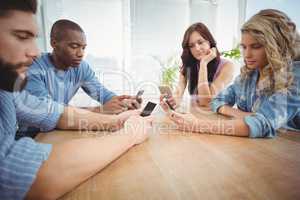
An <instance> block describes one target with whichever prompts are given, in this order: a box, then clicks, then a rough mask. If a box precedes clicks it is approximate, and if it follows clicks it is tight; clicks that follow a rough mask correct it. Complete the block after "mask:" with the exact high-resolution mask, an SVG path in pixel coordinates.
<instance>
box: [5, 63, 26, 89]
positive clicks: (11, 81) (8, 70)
mask: <svg viewBox="0 0 300 200" xmlns="http://www.w3.org/2000/svg"><path fill="white" fill-rule="evenodd" d="M24 65H26V66H28V65H29V63H19V64H15V65H14V64H11V63H8V62H4V61H3V59H1V58H0V89H2V90H6V91H8V92H15V91H22V90H23V89H24V88H25V86H26V83H27V77H25V78H22V77H21V76H20V75H19V74H18V72H17V71H16V70H17V69H19V68H21V67H22V66H24Z"/></svg>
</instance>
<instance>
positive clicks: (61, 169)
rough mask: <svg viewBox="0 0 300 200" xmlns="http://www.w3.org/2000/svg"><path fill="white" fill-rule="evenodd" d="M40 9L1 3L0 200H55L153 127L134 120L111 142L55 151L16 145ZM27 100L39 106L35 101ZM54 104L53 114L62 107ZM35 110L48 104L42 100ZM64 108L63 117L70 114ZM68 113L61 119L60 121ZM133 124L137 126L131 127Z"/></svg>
mask: <svg viewBox="0 0 300 200" xmlns="http://www.w3.org/2000/svg"><path fill="white" fill-rule="evenodd" d="M36 9H37V2H36V0H22V1H20V0H9V1H0V27H1V29H0V75H1V77H0V199H5V200H18V199H24V198H26V199H57V198H59V197H60V196H62V195H63V194H65V193H66V192H68V191H70V190H71V189H72V188H74V187H75V186H77V185H78V184H80V183H81V182H83V181H84V180H86V179H87V178H89V177H90V176H92V175H93V174H95V173H97V172H98V171H99V170H101V169H102V168H103V167H105V166H106V165H107V164H109V163H110V162H111V161H113V160H114V159H116V158H117V157H119V156H120V155H121V154H123V153H124V152H125V151H127V150H128V149H129V148H131V147H132V146H134V145H135V144H139V143H141V142H143V141H144V140H145V139H146V138H147V136H148V135H147V131H146V130H147V129H148V128H150V127H151V120H150V119H146V118H142V117H137V116H134V117H131V118H130V119H129V120H127V121H126V124H125V127H126V128H127V129H123V130H120V131H117V132H115V134H114V135H113V136H110V137H101V138H83V139H75V140H68V141H63V142H59V143H57V144H53V145H50V144H42V143H37V142H35V141H34V140H32V139H31V138H28V137H23V138H21V139H19V140H17V141H16V140H15V133H16V129H17V126H16V125H17V116H16V112H18V110H17V109H18V108H17V107H16V105H15V104H16V98H18V95H16V96H15V92H16V91H17V90H21V89H22V88H23V86H24V84H25V80H26V71H27V70H28V66H29V65H30V64H31V63H32V61H33V59H34V58H36V57H37V56H38V49H37V47H36V44H35V38H36V36H37V32H38V30H37V24H36V20H35V13H36ZM26 98H28V100H30V101H32V102H39V99H38V98H36V97H34V96H30V95H27V97H26ZM46 103H47V102H46ZM49 103H51V102H49ZM52 104H53V105H51V106H50V107H52V108H54V107H59V106H58V105H57V104H55V103H52ZM37 105H46V104H44V102H43V100H40V102H39V103H37ZM46 107H47V105H46ZM61 108H63V109H64V113H65V110H67V109H72V108H67V107H65V108H64V107H61ZM64 113H63V114H62V116H59V117H58V120H59V121H61V119H62V118H63V117H64V115H65V114H64ZM33 115H35V114H33ZM49 117H51V114H49ZM133 122H134V123H135V124H136V123H137V125H135V126H132V125H133V124H132V123H133ZM42 123H43V122H42ZM145 126H146V127H145ZM132 129H135V130H132Z"/></svg>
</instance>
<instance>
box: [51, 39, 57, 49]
mask: <svg viewBox="0 0 300 200" xmlns="http://www.w3.org/2000/svg"><path fill="white" fill-rule="evenodd" d="M50 44H51V47H52V48H53V49H55V47H56V45H57V42H56V40H55V39H54V38H51V39H50Z"/></svg>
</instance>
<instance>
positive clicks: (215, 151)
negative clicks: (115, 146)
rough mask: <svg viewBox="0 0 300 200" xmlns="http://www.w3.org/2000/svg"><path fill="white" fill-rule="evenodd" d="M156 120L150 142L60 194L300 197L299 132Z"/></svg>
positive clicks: (60, 137)
mask: <svg viewBox="0 0 300 200" xmlns="http://www.w3.org/2000/svg"><path fill="white" fill-rule="evenodd" d="M210 117H214V116H213V115H211V116H210ZM154 125H155V131H154V132H153V134H152V135H151V136H150V138H149V139H148V140H147V141H146V142H145V143H143V144H141V145H138V146H136V147H134V148H132V149H130V150H129V151H128V152H127V153H125V154H124V155H122V156H121V157H120V158H119V159H117V160H115V161H114V162H113V163H111V164H110V165H108V166H107V167H106V168H104V169H103V170H102V171H100V172H99V173H98V174H96V175H95V176H93V177H91V178H90V179H88V180H87V181H85V182H84V183H82V184H81V185H79V186H78V187H77V188H75V189H74V190H73V191H71V192H69V193H68V194H66V195H65V196H63V197H62V198H61V200H71V199H72V200H75V199H76V200H99V199H109V200H111V199H112V200H114V199H116V200H121V199H122V200H123V199H124V200H125V199H126V200H127V199H130V200H142V199H143V200H144V199H149V200H150V199H151V200H156V199H161V200H165V199H167V200H168V199H170V200H176V199H183V200H185V199H187V200H193V199H195V200H196V199H197V200H198V199H205V200H209V199H230V200H232V199H251V200H258V199H259V200H261V199H268V200H276V199H279V200H282V199H291V200H296V199H300V133H293V132H289V133H280V134H279V136H277V137H276V138H274V139H249V138H240V137H230V136H219V135H208V134H187V133H183V132H180V131H177V130H175V129H174V126H171V129H167V128H166V127H168V126H169V125H170V122H169V121H168V120H167V119H166V118H165V117H164V116H157V117H156V120H155V123H154ZM101 135H102V134H101V133H97V132H94V133H89V134H84V133H79V132H76V131H53V132H52V133H47V134H39V135H38V136H37V140H38V141H41V142H47V143H56V142H60V141H64V140H70V139H74V138H81V137H101ZM53 170H55V169H53Z"/></svg>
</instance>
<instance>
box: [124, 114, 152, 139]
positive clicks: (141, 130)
mask: <svg viewBox="0 0 300 200" xmlns="http://www.w3.org/2000/svg"><path fill="white" fill-rule="evenodd" d="M152 123H153V117H152V116H148V117H141V116H131V117H130V118H129V119H128V120H127V121H126V122H125V125H124V126H125V134H130V135H131V136H132V137H131V139H132V142H133V144H134V145H137V144H140V143H142V142H144V141H145V140H146V139H147V138H148V137H149V134H150V131H151V129H152Z"/></svg>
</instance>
